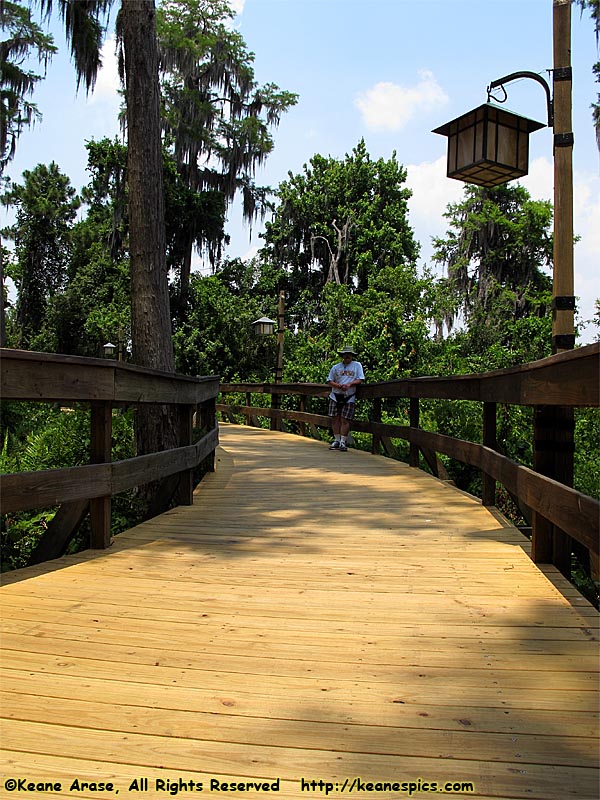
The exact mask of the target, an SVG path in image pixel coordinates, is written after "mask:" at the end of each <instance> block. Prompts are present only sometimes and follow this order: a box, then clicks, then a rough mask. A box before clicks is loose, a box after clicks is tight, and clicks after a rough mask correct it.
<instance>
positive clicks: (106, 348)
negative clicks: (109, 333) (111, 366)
mask: <svg viewBox="0 0 600 800" xmlns="http://www.w3.org/2000/svg"><path fill="white" fill-rule="evenodd" d="M116 351H117V345H116V344H113V343H112V342H107V343H106V344H105V345H103V346H102V352H103V353H104V358H114V357H115V353H116Z"/></svg>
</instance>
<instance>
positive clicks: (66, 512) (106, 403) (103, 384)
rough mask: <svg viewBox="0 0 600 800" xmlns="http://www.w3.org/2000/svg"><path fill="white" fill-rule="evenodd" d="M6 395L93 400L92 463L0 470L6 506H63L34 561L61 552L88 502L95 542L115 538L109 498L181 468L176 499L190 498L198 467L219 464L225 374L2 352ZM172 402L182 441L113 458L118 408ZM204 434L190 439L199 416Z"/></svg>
mask: <svg viewBox="0 0 600 800" xmlns="http://www.w3.org/2000/svg"><path fill="white" fill-rule="evenodd" d="M0 368H1V373H0V374H1V380H0V391H1V397H2V400H3V401H10V400H15V401H18V400H26V401H32V400H34V401H40V402H46V403H48V402H50V403H60V404H61V405H68V404H69V403H85V404H89V406H90V409H91V414H90V420H91V423H90V424H91V430H90V441H91V446H90V450H91V452H90V462H91V463H90V464H87V465H84V466H76V467H67V468H63V469H50V470H40V471H37V472H20V473H11V474H6V475H2V476H0V512H1V513H2V514H6V513H9V512H17V511H25V510H28V509H34V508H51V507H53V506H60V508H59V510H58V511H57V513H56V515H55V517H54V519H53V521H52V522H51V523H50V526H49V529H48V531H47V532H46V535H45V536H44V537H43V539H42V541H41V542H40V544H39V545H38V547H37V548H36V550H35V552H34V553H33V556H32V559H31V563H39V562H40V561H44V560H46V559H48V558H53V557H56V556H57V555H60V553H61V551H62V550H63V549H64V547H65V545H66V543H67V542H68V540H69V539H70V538H71V536H72V535H73V532H74V530H75V529H76V528H77V526H78V525H79V524H80V522H81V520H82V519H83V517H84V515H85V514H86V513H87V510H88V508H89V511H90V518H91V542H90V546H91V547H92V548H103V547H107V546H108V544H109V543H110V524H111V497H112V496H113V495H115V494H118V493H120V492H124V491H126V490H127V489H131V488H133V487H135V486H139V485H142V484H146V483H150V482H153V481H156V480H161V479H163V478H165V477H167V476H170V475H175V474H177V473H178V474H179V481H178V488H177V491H176V497H175V501H176V502H177V503H178V504H180V505H183V504H191V503H192V492H193V488H194V485H193V481H194V472H195V470H196V468H197V467H198V466H199V465H200V464H201V463H202V462H205V468H206V469H207V470H210V469H212V468H214V466H213V465H214V461H213V459H214V451H215V449H216V447H217V444H218V428H217V423H216V412H215V401H216V398H217V395H218V391H219V378H218V377H216V376H210V377H196V378H192V377H187V376H183V375H177V374H174V373H164V372H159V371H157V370H151V369H143V368H141V367H136V366H133V365H129V364H121V363H119V362H116V361H104V360H102V359H96V358H78V357H75V356H62V355H53V354H48V353H31V352H26V351H22V350H8V349H6V350H4V349H3V350H0ZM146 404H155V405H156V404H160V405H172V406H175V407H176V409H177V414H178V423H179V425H178V439H179V442H178V445H179V446H178V447H175V448H172V449H169V450H163V451H162V452H156V453H150V454H148V455H142V456H137V457H135V458H129V459H126V460H123V461H115V462H112V461H111V436H112V414H113V409H115V408H118V407H119V406H121V407H122V406H128V407H129V406H135V407H139V406H141V405H146ZM194 415H196V419H197V423H196V425H197V427H198V428H201V429H202V431H203V432H204V435H203V436H202V438H200V439H199V440H198V441H196V442H193V441H192V433H193V430H192V426H193V417H194Z"/></svg>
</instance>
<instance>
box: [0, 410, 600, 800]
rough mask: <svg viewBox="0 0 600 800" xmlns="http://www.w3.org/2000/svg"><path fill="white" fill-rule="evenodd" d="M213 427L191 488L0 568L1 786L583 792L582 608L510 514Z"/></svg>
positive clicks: (587, 753)
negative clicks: (93, 542)
mask: <svg viewBox="0 0 600 800" xmlns="http://www.w3.org/2000/svg"><path fill="white" fill-rule="evenodd" d="M221 445H222V446H221V448H220V450H219V451H218V466H217V472H216V473H214V474H212V475H210V476H208V477H207V478H206V479H205V481H204V482H203V483H202V484H201V485H200V487H199V488H198V490H197V492H196V496H195V503H194V505H193V506H191V507H179V508H177V509H174V510H173V511H170V512H168V513H167V514H164V515H162V516H161V517H158V518H156V519H154V520H152V521H150V522H147V523H144V524H142V525H140V526H138V527H137V528H134V529H132V530H130V531H128V532H126V533H124V534H121V535H120V536H119V537H117V540H116V542H115V543H114V545H113V546H112V547H111V548H110V549H109V550H108V551H87V552H84V553H81V554H79V555H77V556H70V557H68V558H63V559H59V560H57V561H53V562H50V563H47V564H44V565H41V566H39V567H32V568H28V569H26V570H21V571H19V572H18V573H12V574H10V575H8V576H6V580H5V587H4V588H3V589H2V617H3V637H2V645H3V654H2V683H1V686H0V689H1V699H2V710H3V718H4V719H3V728H2V744H3V747H4V750H3V752H2V761H1V764H0V775H1V782H0V797H2V798H8V797H11V798H13V797H17V796H24V794H26V793H25V792H24V791H10V789H11V784H10V779H16V780H18V779H25V781H27V782H30V783H32V784H39V783H42V782H43V783H46V784H47V783H52V784H60V785H61V786H60V788H57V786H55V787H54V788H49V787H46V789H47V790H46V791H45V792H44V793H43V794H44V796H49V797H50V796H52V797H54V796H59V797H85V798H98V797H111V798H112V797H117V796H118V797H119V798H123V797H125V798H141V799H142V800H155V798H164V797H168V796H174V795H175V794H177V796H178V797H186V798H189V797H190V796H196V797H198V796H200V795H199V794H198V789H199V784H202V791H203V794H204V795H210V796H212V797H215V798H216V797H218V796H223V793H224V792H225V796H232V795H235V796H238V797H272V796H273V795H277V796H279V797H282V798H286V799H287V798H296V799H297V798H303V797H311V796H312V797H317V796H320V797H325V796H329V797H341V796H343V795H353V796H355V797H357V798H367V797H369V798H373V797H379V798H384V797H385V798H391V797H395V798H403V797H409V796H412V797H431V796H432V790H433V789H434V787H433V786H432V785H431V784H432V783H433V782H435V783H437V791H436V794H438V796H439V795H440V794H441V793H442V791H441V790H443V787H444V786H445V785H446V784H451V785H452V796H453V797H460V798H470V799H471V798H497V800H499V799H504V800H508V798H533V799H535V800H555V799H556V800H567V799H568V798H584V799H585V800H597V797H598V785H599V784H598V771H597V769H596V767H597V763H598V739H597V731H598V728H597V724H598V723H597V720H598V713H597V712H598V688H599V687H598V635H597V622H598V616H597V614H596V612H595V610H594V609H593V608H592V607H591V606H590V605H589V604H588V603H587V602H586V601H585V600H583V599H582V598H581V597H580V596H579V595H578V594H577V592H576V591H574V590H573V589H572V588H571V587H570V586H569V584H568V583H566V582H565V581H564V580H563V579H562V578H561V577H560V576H559V575H558V573H557V572H556V571H555V570H554V569H548V570H546V571H545V573H543V572H541V571H540V570H538V569H537V568H536V567H535V566H534V565H533V564H532V563H531V562H530V560H529V558H528V556H527V541H526V540H525V539H524V538H523V537H522V536H521V535H520V534H519V533H518V532H517V531H516V530H514V529H513V528H511V527H509V526H507V525H506V523H504V522H503V521H502V520H501V519H499V518H497V517H496V516H494V515H492V514H491V513H490V512H489V511H487V510H486V509H484V508H483V507H482V506H481V505H480V504H479V503H478V502H476V501H475V500H473V499H472V498H470V497H468V496H466V495H464V494H462V493H460V492H458V491H457V490H456V489H454V488H452V487H450V486H448V485H446V484H444V483H443V482H441V481H438V480H436V479H434V478H431V477H429V476H427V475H425V474H424V473H421V472H419V471H417V470H413V469H410V468H409V467H407V466H406V465H403V464H399V463H396V462H392V461H390V460H388V459H384V458H383V457H375V456H371V455H369V454H366V453H361V452H357V451H350V452H348V453H347V454H341V453H332V452H329V451H328V449H327V447H326V445H324V444H322V443H319V442H315V441H312V440H306V439H300V438H298V437H293V436H290V435H286V434H280V433H271V432H269V431H263V430H257V429H253V428H241V427H235V426H223V427H222V430H221ZM146 779H147V784H146V783H144V781H145V780H146ZM75 780H78V781H79V782H80V783H79V784H76V785H75V789H77V786H79V787H80V788H81V785H82V784H83V783H84V782H87V783H91V786H88V787H87V788H83V789H82V790H80V791H76V790H75V791H72V790H71V789H72V787H73V781H75ZM7 781H8V783H7ZM211 781H212V782H213V783H212V784H211ZM313 781H314V782H315V783H313ZM97 782H104V783H113V784H114V786H113V789H112V790H107V791H106V790H105V791H100V790H99V785H98V784H97ZM224 782H225V783H229V784H230V785H229V786H225V785H224ZM231 782H236V783H240V782H242V783H243V784H246V783H249V784H254V783H257V784H261V785H262V784H266V786H262V788H259V789H256V788H254V787H253V786H252V785H249V786H245V785H244V787H243V790H241V789H240V787H239V786H238V787H232V786H231ZM386 783H387V784H390V785H388V786H386V785H385V784H386ZM394 783H395V784H397V785H396V786H393V784H394ZM369 784H372V785H371V786H369ZM378 784H380V785H378ZM468 784H472V787H473V788H472V787H470V786H469V785H468ZM22 785H23V784H22ZM419 786H420V789H419V788H418V787H419ZM267 787H269V788H267ZM34 788H35V786H34ZM450 788H451V787H450V786H448V787H447V790H449V789H450ZM117 789H118V790H119V793H118V795H117V793H116V791H117ZM33 793H34V794H41V791H40V787H39V786H37V792H33ZM29 794H31V793H29Z"/></svg>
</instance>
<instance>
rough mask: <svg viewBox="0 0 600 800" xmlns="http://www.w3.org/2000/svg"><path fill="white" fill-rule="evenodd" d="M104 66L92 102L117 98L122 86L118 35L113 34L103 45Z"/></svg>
mask: <svg viewBox="0 0 600 800" xmlns="http://www.w3.org/2000/svg"><path fill="white" fill-rule="evenodd" d="M100 57H101V59H102V67H101V69H100V72H99V73H98V78H97V80H96V84H95V86H94V93H93V94H92V96H91V98H90V102H92V103H93V102H98V101H101V100H115V99H117V98H118V91H119V89H120V87H121V82H120V80H119V67H118V61H117V53H116V37H115V35H114V34H113V35H112V36H110V37H109V38H108V39H107V40H106V41H105V42H104V44H103V45H102V49H101V51H100Z"/></svg>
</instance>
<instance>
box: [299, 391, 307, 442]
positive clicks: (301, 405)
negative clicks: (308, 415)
mask: <svg viewBox="0 0 600 800" xmlns="http://www.w3.org/2000/svg"><path fill="white" fill-rule="evenodd" d="M306 401H307V397H306V395H305V394H301V395H300V400H299V404H298V405H299V408H298V410H299V411H302V412H303V413H305V412H306ZM298 430H299V431H300V436H306V423H305V422H299V423H298Z"/></svg>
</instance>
